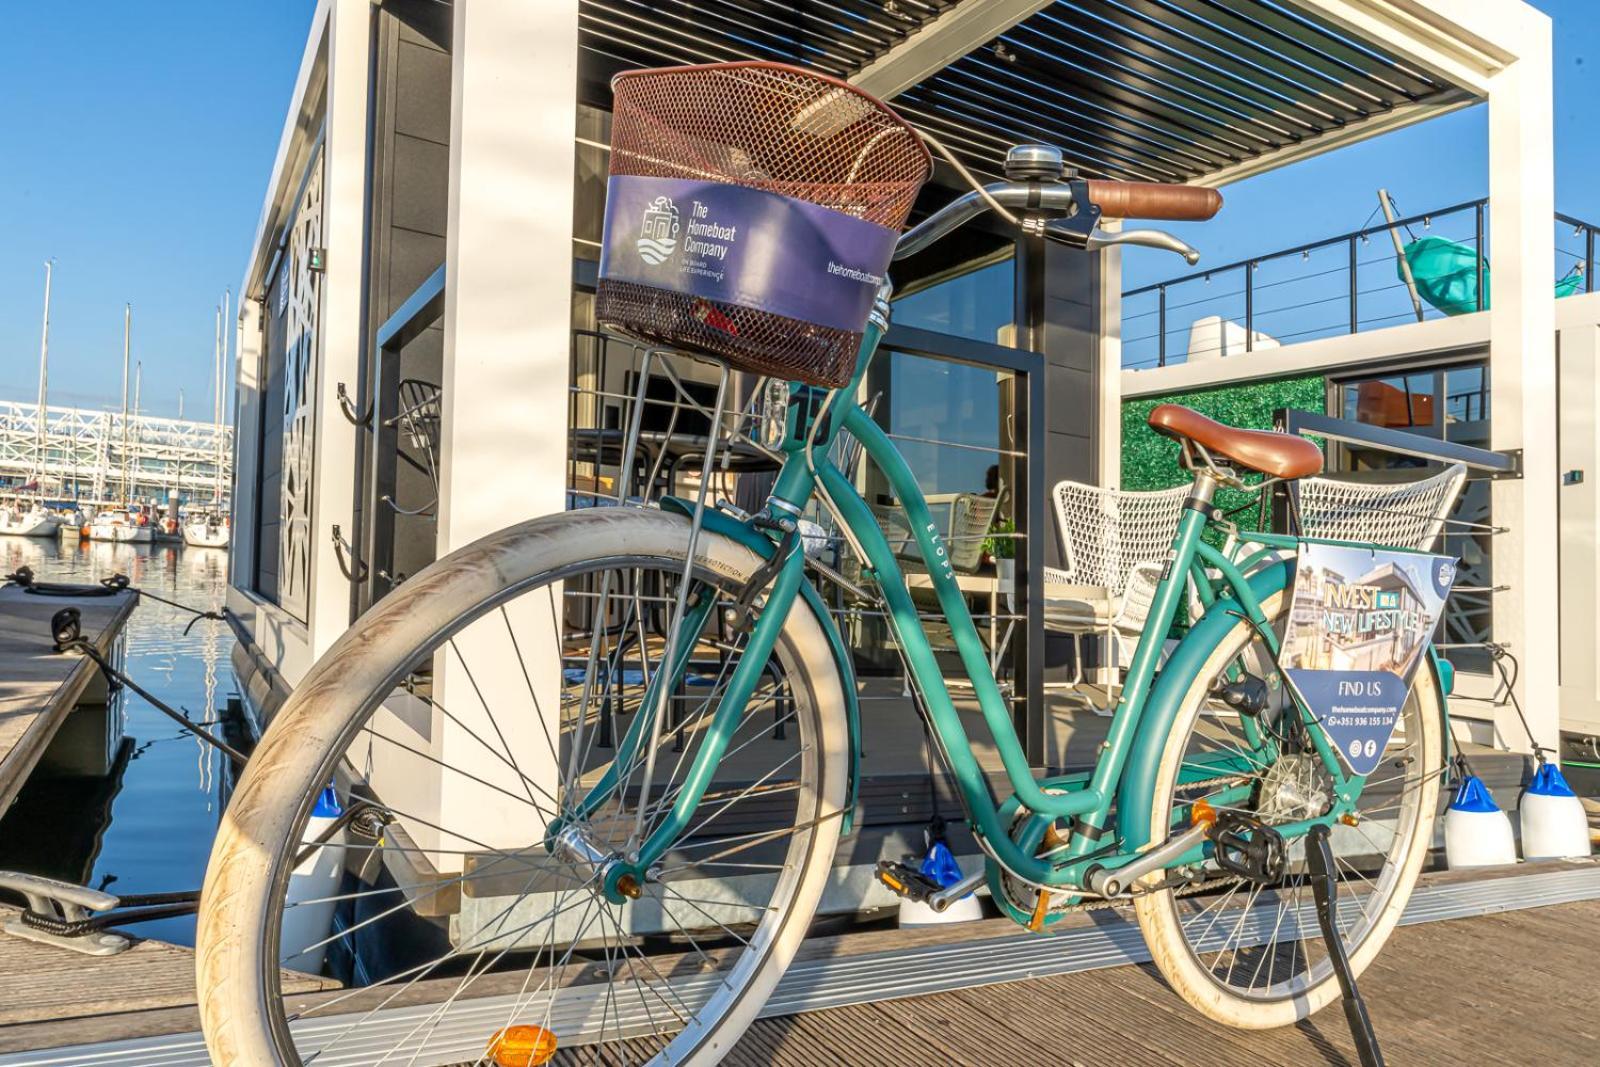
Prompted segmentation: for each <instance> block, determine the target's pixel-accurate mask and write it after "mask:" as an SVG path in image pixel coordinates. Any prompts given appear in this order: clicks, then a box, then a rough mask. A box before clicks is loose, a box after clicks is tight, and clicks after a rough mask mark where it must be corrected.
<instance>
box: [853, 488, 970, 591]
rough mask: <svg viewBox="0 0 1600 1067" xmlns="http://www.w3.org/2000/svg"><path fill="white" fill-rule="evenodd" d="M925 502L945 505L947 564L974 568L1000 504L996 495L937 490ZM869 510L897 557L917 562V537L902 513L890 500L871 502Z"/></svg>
mask: <svg viewBox="0 0 1600 1067" xmlns="http://www.w3.org/2000/svg"><path fill="white" fill-rule="evenodd" d="M928 504H929V505H930V506H932V507H939V506H941V505H948V506H949V509H950V516H949V519H948V520H947V521H946V523H945V529H944V544H945V551H946V552H948V553H950V566H951V567H953V568H955V570H956V571H958V572H960V573H962V574H971V573H972V572H973V571H975V570H977V569H978V562H979V560H981V559H982V557H983V542H984V539H985V538H986V537H988V536H989V527H990V525H991V524H993V522H994V515H995V510H996V509H997V508H998V507H999V506H1000V500H999V498H997V497H992V496H979V495H978V494H977V493H940V494H935V495H933V496H930V497H928ZM872 513H873V515H874V516H876V518H877V520H878V525H879V526H880V527H881V528H882V529H883V536H884V537H885V538H886V539H887V540H888V542H889V547H890V548H892V549H893V550H894V554H895V555H896V556H898V557H900V558H901V559H908V560H915V561H917V562H921V560H922V556H921V554H920V553H919V551H918V549H917V539H916V537H915V536H913V535H912V533H911V526H910V524H909V523H908V521H907V519H906V513H905V512H904V511H902V510H901V509H900V508H899V507H898V506H897V505H893V504H874V505H872Z"/></svg>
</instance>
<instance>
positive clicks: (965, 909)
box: [900, 815, 983, 926]
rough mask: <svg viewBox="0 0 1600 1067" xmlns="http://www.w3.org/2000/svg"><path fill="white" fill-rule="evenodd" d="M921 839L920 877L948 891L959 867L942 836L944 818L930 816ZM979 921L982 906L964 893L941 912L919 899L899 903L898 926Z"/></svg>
mask: <svg viewBox="0 0 1600 1067" xmlns="http://www.w3.org/2000/svg"><path fill="white" fill-rule="evenodd" d="M923 837H924V839H925V840H926V841H927V853H926V854H925V855H924V856H923V857H922V865H921V866H920V867H919V868H918V870H920V871H921V872H922V875H923V877H925V878H927V879H929V880H930V881H933V882H937V883H938V884H939V886H940V888H942V889H948V888H950V887H951V886H953V885H955V884H956V883H957V882H959V881H961V879H962V877H963V875H962V873H961V864H960V863H958V862H957V861H956V857H955V854H954V853H953V852H951V851H950V842H949V841H947V840H946V839H945V836H944V819H942V818H940V817H939V816H938V815H935V816H934V817H933V821H932V822H930V823H929V824H928V826H927V828H926V829H925V830H923ZM981 918H983V903H982V902H981V901H980V900H978V897H977V895H976V894H975V893H968V894H967V895H966V896H964V897H962V898H961V899H959V900H952V901H951V902H950V906H949V907H947V908H945V910H944V911H934V910H933V908H931V907H929V906H928V905H927V904H924V903H923V902H922V901H920V900H911V899H909V898H903V899H902V900H901V901H900V925H901V926H939V925H942V924H944V923H965V922H972V921H973V920H975V919H981Z"/></svg>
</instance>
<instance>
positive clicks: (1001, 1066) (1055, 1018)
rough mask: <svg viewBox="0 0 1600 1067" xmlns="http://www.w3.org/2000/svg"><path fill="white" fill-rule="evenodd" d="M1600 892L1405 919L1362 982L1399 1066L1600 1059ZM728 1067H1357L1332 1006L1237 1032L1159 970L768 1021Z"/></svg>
mask: <svg viewBox="0 0 1600 1067" xmlns="http://www.w3.org/2000/svg"><path fill="white" fill-rule="evenodd" d="M1597 952H1600V901H1594V900H1589V901H1581V902H1578V903H1573V904H1564V905H1559V906H1555V907H1549V908H1534V909H1529V910H1525V911H1517V912H1512V913H1509V914H1501V915H1485V916H1479V917H1477V918H1472V919H1458V920H1453V921H1447V922H1437V923H1427V924H1423V925H1418V926H1409V927H1404V928H1402V929H1400V930H1398V931H1397V932H1396V933H1395V935H1394V937H1393V939H1392V940H1391V941H1390V942H1389V944H1388V946H1386V947H1385V949H1384V950H1383V952H1382V953H1381V954H1379V956H1378V959H1377V961H1376V962H1375V963H1374V964H1373V965H1372V967H1371V968H1369V969H1368V971H1367V973H1366V975H1365V976H1363V978H1362V980H1361V992H1362V995H1363V996H1364V997H1365V998H1366V1001H1367V1005H1368V1008H1369V1010H1370V1012H1371V1015H1372V1022H1373V1027H1374V1029H1375V1030H1376V1031H1377V1034H1378V1040H1379V1043H1380V1044H1381V1045H1382V1047H1383V1052H1384V1055H1385V1057H1386V1059H1387V1061H1388V1062H1389V1063H1391V1064H1395V1065H1400V1064H1444V1063H1505V1064H1514V1063H1545V1064H1552V1065H1554V1064H1592V1063H1595V1062H1597V1060H1600V1012H1597V1010H1596V1004H1597V1001H1596V998H1595V993H1594V974H1595V970H1594V961H1595V959H1596V954H1597ZM724 1062H725V1063H727V1064H729V1065H730V1067H735V1065H736V1067H758V1065H759V1067H765V1065H768V1064H772V1065H779V1067H784V1065H793V1067H811V1065H814V1064H818V1063H833V1064H841V1065H856V1064H860V1065H862V1067H869V1065H870V1067H881V1065H882V1064H884V1063H918V1064H922V1063H929V1064H931V1063H941V1064H972V1065H983V1067H1023V1065H1034V1064H1040V1063H1047V1062H1049V1063H1064V1064H1084V1065H1094V1067H1121V1065H1130V1067H1131V1065H1141V1067H1143V1065H1151V1067H1154V1065H1167V1064H1174V1065H1176V1064H1197V1063H1250V1064H1275V1065H1283V1067H1307V1065H1312V1064H1327V1065H1332V1067H1354V1065H1355V1064H1357V1063H1359V1062H1360V1061H1359V1060H1358V1059H1357V1057H1356V1052H1355V1048H1354V1045H1353V1044H1352V1043H1351V1041H1350V1033H1349V1031H1348V1030H1347V1029H1346V1027H1345V1021H1344V1015H1343V1012H1342V1011H1341V1009H1340V1007H1339V1005H1338V1004H1333V1005H1330V1006H1329V1007H1327V1008H1326V1009H1324V1010H1323V1011H1322V1012H1320V1013H1318V1014H1317V1015H1315V1016H1313V1017H1312V1018H1311V1019H1309V1020H1307V1021H1306V1022H1303V1023H1301V1024H1300V1025H1299V1026H1295V1027H1290V1028H1285V1029H1281V1030H1266V1031H1252V1032H1246V1031H1240V1030H1230V1029H1228V1028H1226V1027H1223V1026H1219V1025H1217V1024H1215V1023H1212V1022H1210V1021H1209V1020H1207V1019H1205V1018H1204V1017H1202V1016H1200V1015H1199V1014H1197V1013H1196V1012H1195V1011H1194V1010H1193V1009H1191V1008H1190V1007H1189V1006H1188V1005H1187V1004H1186V1003H1185V1002H1184V1001H1183V1000H1182V999H1181V998H1180V997H1178V995H1177V994H1175V993H1173V992H1172V991H1171V990H1170V989H1169V988H1168V987H1167V986H1166V984H1165V983H1164V982H1163V981H1162V980H1161V976H1160V975H1159V974H1158V973H1157V972H1156V971H1155V969H1154V968H1153V967H1151V966H1149V965H1148V964H1146V965H1140V966H1131V967H1111V968H1106V969H1102V970H1096V971H1085V972H1080V973H1077V974H1067V975H1060V976H1056V977H1051V978H1043V979H1038V980H1035V981H1031V982H1013V983H1008V984H1005V985H991V986H983V987H981V988H978V989H970V990H961V991H957V992H950V993H939V994H935V995H933V996H926V997H916V998H909V999H905V1000H882V1001H877V1002H875V1003H871V1004H861V1005H855V1006H851V1007H845V1008H831V1009H826V1010H823V1011H817V1012H811V1013H808V1014H805V1015H793V1016H787V1017H784V1018H777V1019H763V1020H760V1021H758V1022H757V1023H756V1024H755V1025H754V1026H753V1027H752V1028H751V1030H750V1031H749V1032H748V1033H747V1034H746V1035H745V1037H744V1039H743V1040H742V1041H741V1042H740V1043H739V1044H738V1046H736V1047H735V1049H734V1051H733V1054H732V1055H730V1056H729V1057H728V1058H727V1060H725V1061H724Z"/></svg>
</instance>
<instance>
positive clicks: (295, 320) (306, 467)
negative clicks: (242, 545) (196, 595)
mask: <svg viewBox="0 0 1600 1067" xmlns="http://www.w3.org/2000/svg"><path fill="white" fill-rule="evenodd" d="M321 247H322V156H321V154H320V153H319V154H318V156H317V158H316V160H315V161H313V162H312V164H311V167H310V170H309V171H308V172H307V175H306V184H305V191H304V192H303V193H302V194H301V195H300V206H299V208H298V210H297V211H296V213H295V219H294V226H293V228H292V229H291V230H290V232H289V243H288V257H289V261H288V263H287V264H286V265H285V267H284V270H283V288H282V289H281V290H280V291H279V299H281V300H283V301H284V302H285V306H284V320H283V321H284V355H283V362H284V368H283V478H282V481H281V483H280V491H279V500H280V504H281V507H282V512H281V514H282V522H283V525H282V532H281V535H280V540H279V549H278V551H279V559H278V564H279V569H278V574H279V585H278V604H279V605H280V606H281V607H283V608H284V610H286V611H288V612H289V613H290V614H292V615H294V616H295V617H296V618H298V619H300V620H302V621H304V620H305V617H306V608H307V604H308V600H309V592H310V587H311V533H312V523H311V486H312V480H313V474H314V472H315V460H316V422H315V418H314V414H315V406H316V405H315V398H316V385H317V324H318V320H319V318H320V315H319V312H320V309H321V300H320V296H321V290H322V284H321V278H322V275H321V272H320V271H315V270H312V268H311V253H312V250H314V249H320V248H321Z"/></svg>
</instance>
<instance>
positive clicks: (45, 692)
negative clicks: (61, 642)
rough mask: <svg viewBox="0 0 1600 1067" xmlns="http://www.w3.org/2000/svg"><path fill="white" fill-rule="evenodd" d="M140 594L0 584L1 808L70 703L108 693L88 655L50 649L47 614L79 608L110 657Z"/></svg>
mask: <svg viewBox="0 0 1600 1067" xmlns="http://www.w3.org/2000/svg"><path fill="white" fill-rule="evenodd" d="M138 602H139V594H138V593H136V592H134V591H133V590H123V591H122V592H119V593H115V594H113V595H111V596H41V595H38V594H35V593H29V592H27V591H26V590H24V589H23V588H21V587H20V586H15V585H7V586H4V587H0V813H4V812H5V810H6V809H7V808H9V807H10V806H11V802H12V801H13V800H15V799H16V798H17V793H18V792H19V791H20V790H21V789H22V785H23V783H24V782H26V781H27V780H28V775H29V774H31V773H32V772H33V768H34V767H35V766H36V765H37V764H38V762H39V759H40V757H41V756H43V755H44V753H45V750H46V749H47V748H49V747H50V742H51V740H52V739H53V738H54V737H55V736H56V733H57V731H59V730H60V729H61V727H62V726H63V725H64V724H65V723H66V721H67V717H68V716H69V715H70V714H71V712H72V709H73V708H76V707H77V706H78V705H79V704H82V703H103V702H104V701H105V698H106V693H105V680H104V679H103V678H102V677H101V676H100V669H99V668H98V667H96V666H95V664H94V661H93V660H91V659H89V658H88V657H87V656H82V655H79V654H77V653H62V652H57V651H56V650H55V643H54V641H52V640H51V637H50V619H51V616H53V615H54V614H55V613H56V612H58V611H60V610H61V609H63V608H77V609H78V611H79V613H80V618H79V625H80V626H81V628H82V632H83V636H84V637H85V638H86V639H88V640H89V641H91V642H93V643H94V646H95V648H97V649H98V650H99V651H100V654H101V655H103V656H106V657H108V658H109V657H110V656H111V655H112V650H113V647H114V646H115V644H116V642H117V638H118V636H120V635H121V633H122V628H123V626H124V625H126V624H127V621H128V616H129V615H131V614H132V613H133V609H134V606H135V605H137V604H138Z"/></svg>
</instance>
